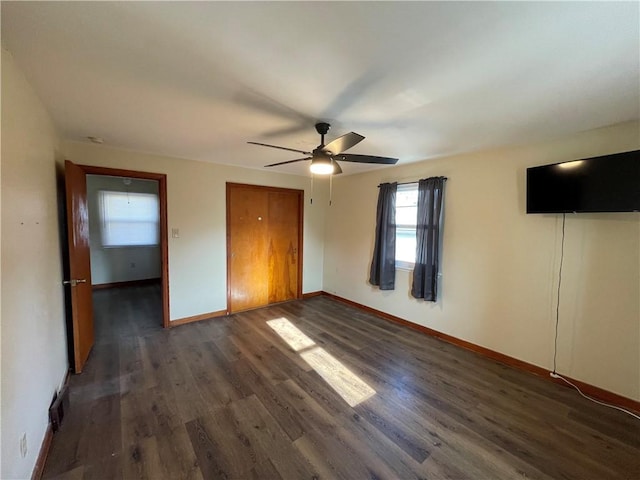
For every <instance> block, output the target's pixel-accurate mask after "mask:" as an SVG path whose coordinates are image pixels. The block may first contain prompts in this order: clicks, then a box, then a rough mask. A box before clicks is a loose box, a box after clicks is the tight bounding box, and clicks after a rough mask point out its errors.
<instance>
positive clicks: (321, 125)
mask: <svg viewBox="0 0 640 480" xmlns="http://www.w3.org/2000/svg"><path fill="white" fill-rule="evenodd" d="M330 128H331V125H329V124H328V123H326V122H318V123H316V132H318V133H319V134H320V135H326V134H327V133H328V132H329V129H330Z"/></svg>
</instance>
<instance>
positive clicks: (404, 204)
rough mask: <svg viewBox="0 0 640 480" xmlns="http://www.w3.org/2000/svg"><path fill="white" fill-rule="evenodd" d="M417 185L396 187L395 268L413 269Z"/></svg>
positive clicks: (409, 184) (410, 184)
mask: <svg viewBox="0 0 640 480" xmlns="http://www.w3.org/2000/svg"><path fill="white" fill-rule="evenodd" d="M417 218H418V184H417V183H408V184H403V185H398V190H397V192H396V267H400V268H413V265H414V263H415V260H416V221H417Z"/></svg>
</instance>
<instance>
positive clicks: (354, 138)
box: [247, 122, 398, 175]
mask: <svg viewBox="0 0 640 480" xmlns="http://www.w3.org/2000/svg"><path fill="white" fill-rule="evenodd" d="M329 128H331V125H329V124H328V123H325V122H319V123H316V131H317V132H318V133H319V134H320V145H318V146H317V147H316V148H314V149H313V151H312V152H305V151H304V150H296V149H295V148H287V147H279V146H277V145H269V144H266V143H258V142H247V143H250V144H251V145H259V146H261V147H269V148H277V149H279V150H287V151H289V152H297V153H302V154H304V155H310V156H309V157H304V158H296V159H295V160H287V161H285V162H278V163H272V164H270V165H265V167H275V166H276V165H286V164H287V163H295V162H303V161H305V160H311V167H310V170H311V173H315V174H319V175H329V174H331V173H333V174H336V175H337V174H339V173H342V169H341V168H340V165H339V164H338V162H337V161H336V160H340V161H341V162H355V163H377V164H381V165H395V164H396V163H397V162H398V159H397V158H389V157H376V156H373V155H354V154H352V153H343V152H345V151H346V150H349V149H350V148H351V147H354V146H355V145H357V144H358V143H360V142H361V141H362V140H364V137H363V136H362V135H359V134H357V133H355V132H350V133H347V134H345V135H342V136H341V137H338V138H336V139H335V140H333V141H331V142H329V143H328V144H327V145H325V144H324V136H325V135H326V134H327V132H328V131H329Z"/></svg>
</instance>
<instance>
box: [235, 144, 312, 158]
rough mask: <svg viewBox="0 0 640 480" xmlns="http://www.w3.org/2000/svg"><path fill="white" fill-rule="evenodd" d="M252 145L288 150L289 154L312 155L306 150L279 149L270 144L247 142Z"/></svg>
mask: <svg viewBox="0 0 640 480" xmlns="http://www.w3.org/2000/svg"><path fill="white" fill-rule="evenodd" d="M247 143H250V144H251V145H259V146H261V147H269V148H277V149H278V150H287V151H288V152H297V153H304V154H305V155H311V152H305V151H304V150H296V149H295V148H287V147H278V146H277V145H269V144H268V143H258V142H247Z"/></svg>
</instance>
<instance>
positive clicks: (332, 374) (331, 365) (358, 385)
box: [300, 347, 376, 407]
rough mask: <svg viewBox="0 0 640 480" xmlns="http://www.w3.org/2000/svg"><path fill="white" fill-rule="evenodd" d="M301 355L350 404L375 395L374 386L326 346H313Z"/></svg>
mask: <svg viewBox="0 0 640 480" xmlns="http://www.w3.org/2000/svg"><path fill="white" fill-rule="evenodd" d="M300 356H301V357H302V358H303V359H304V361H305V362H307V363H308V364H309V365H310V366H311V368H313V369H314V370H315V371H316V372H318V374H319V375H320V376H321V377H322V378H323V379H324V381H325V382H327V383H328V384H329V385H331V388H333V389H334V390H335V391H336V392H338V394H340V396H341V397H342V398H343V399H344V401H345V402H347V403H348V404H349V406H351V407H355V406H356V405H358V404H359V403H360V402H363V401H364V400H366V399H367V398H369V397H372V396H373V395H375V393H376V391H375V390H374V389H373V388H371V387H370V386H369V385H367V384H366V383H364V382H363V381H362V380H360V377H358V376H357V375H356V374H355V373H353V372H352V371H351V370H349V369H348V368H347V367H345V366H344V365H343V364H342V362H340V361H339V360H338V359H336V358H335V357H334V356H333V355H331V354H330V353H328V352H327V351H326V350H325V349H324V348H321V347H316V348H312V349H310V350H307V351H305V352H302V353H301V354H300Z"/></svg>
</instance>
